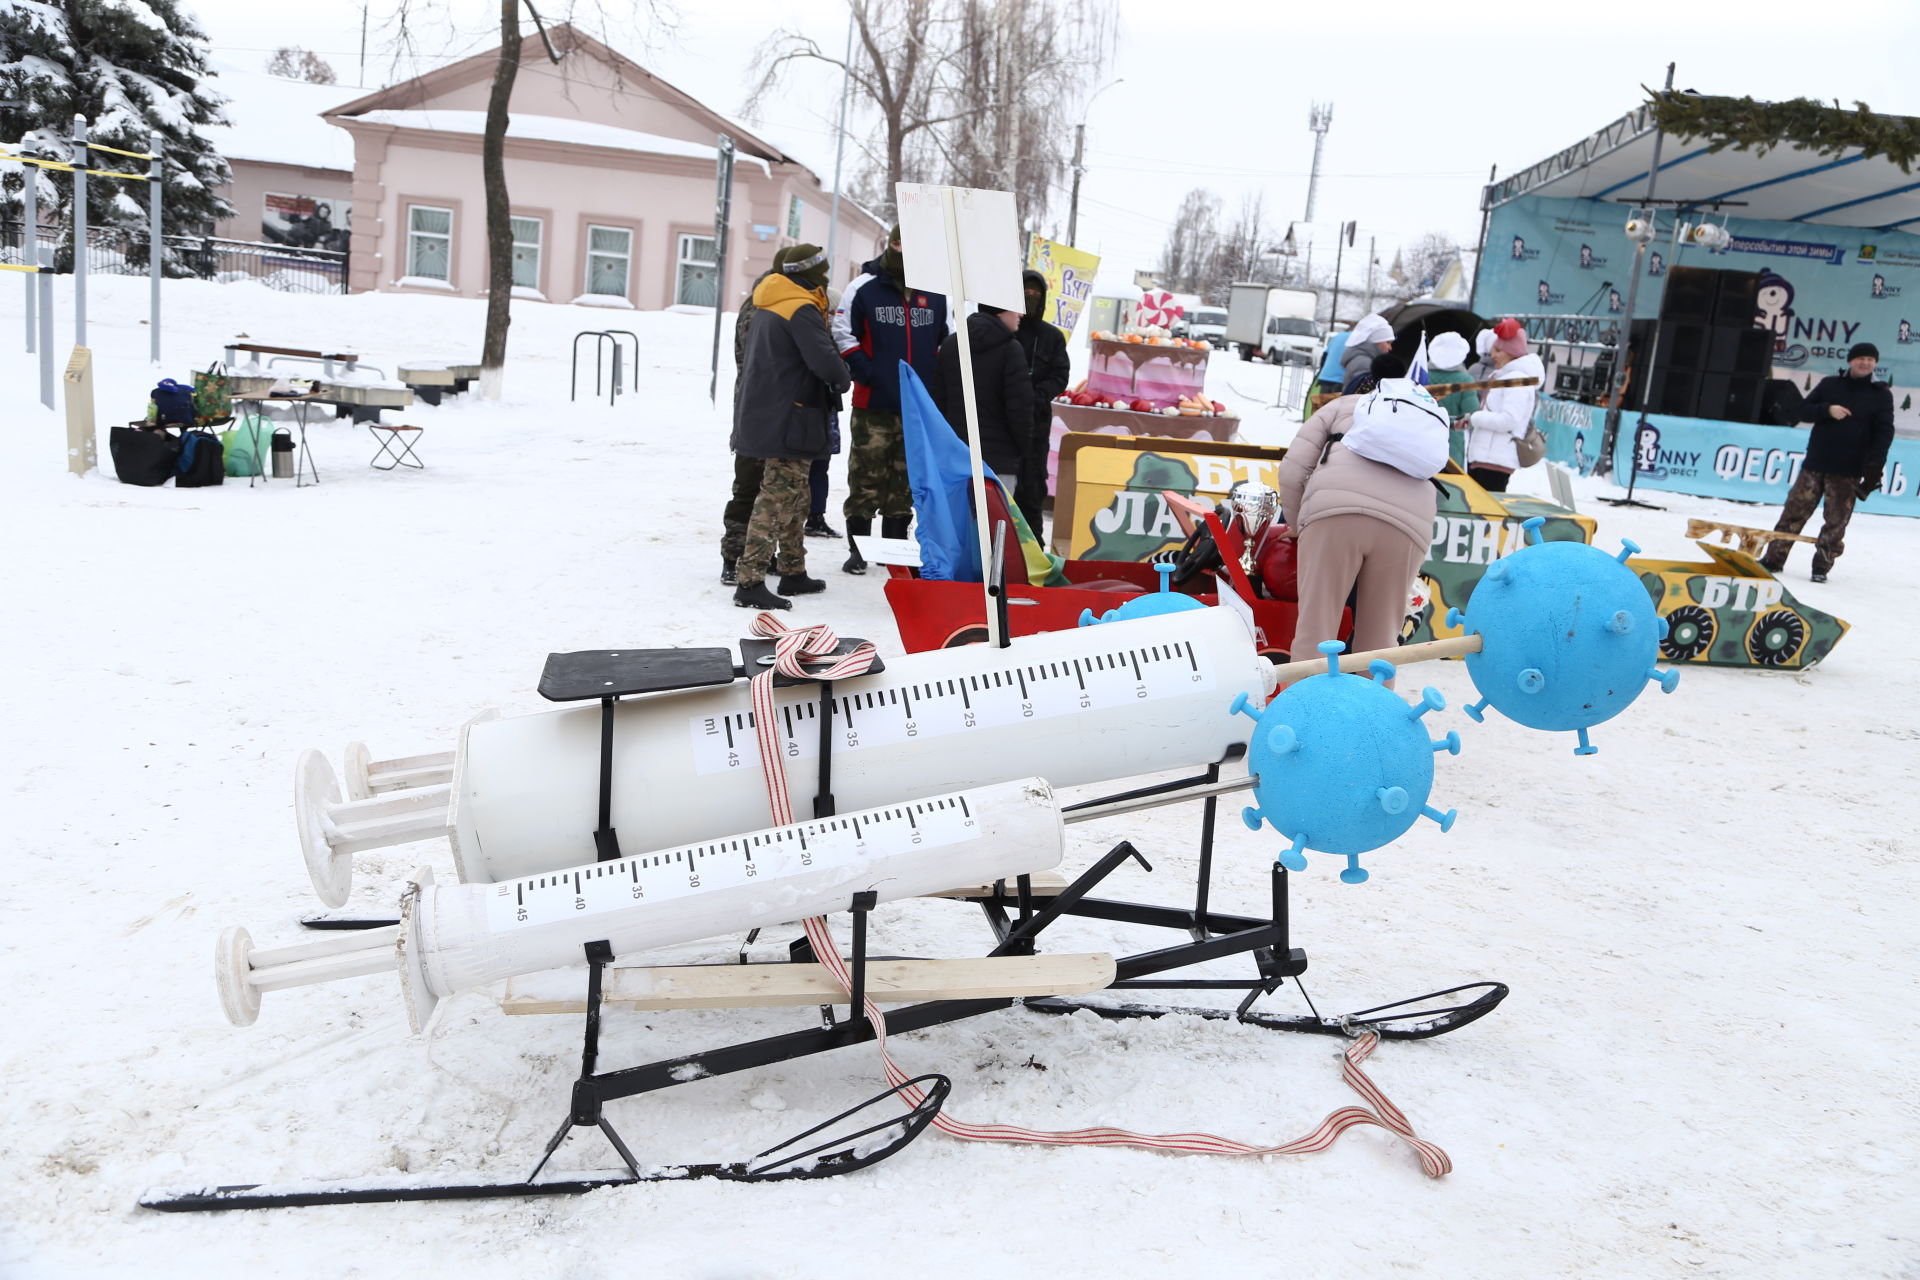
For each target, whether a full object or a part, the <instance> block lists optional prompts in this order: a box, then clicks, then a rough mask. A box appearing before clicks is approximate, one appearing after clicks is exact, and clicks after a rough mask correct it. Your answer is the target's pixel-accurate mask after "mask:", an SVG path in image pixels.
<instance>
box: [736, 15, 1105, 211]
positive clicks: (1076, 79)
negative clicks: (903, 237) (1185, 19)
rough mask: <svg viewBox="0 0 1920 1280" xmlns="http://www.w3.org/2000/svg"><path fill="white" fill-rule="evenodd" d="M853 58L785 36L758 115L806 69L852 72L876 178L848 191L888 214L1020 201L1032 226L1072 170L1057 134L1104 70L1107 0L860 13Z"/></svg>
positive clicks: (766, 66)
mask: <svg viewBox="0 0 1920 1280" xmlns="http://www.w3.org/2000/svg"><path fill="white" fill-rule="evenodd" d="M850 8H851V17H852V21H853V28H854V41H853V43H854V51H853V57H852V59H851V60H850V61H849V60H843V59H842V58H840V57H837V56H835V55H834V54H832V53H830V52H828V51H826V50H823V49H822V48H821V47H820V46H819V44H818V43H817V42H816V41H815V40H813V38H812V37H810V36H807V35H805V34H803V33H801V32H798V31H793V30H782V31H779V32H776V33H775V34H774V35H773V36H772V37H771V38H770V39H769V40H768V41H767V42H766V43H765V44H764V45H762V46H761V50H760V54H759V58H758V60H757V66H758V70H759V79H758V82H757V83H756V85H755V87H754V90H753V92H752V94H750V95H749V97H748V101H747V108H746V110H747V113H748V114H749V116H751V115H753V114H754V113H755V112H756V111H757V110H758V108H760V107H761V106H762V105H763V104H764V103H765V102H766V100H767V99H768V97H769V96H770V95H771V93H772V92H773V90H774V89H775V88H776V87H777V86H778V85H779V84H780V82H781V80H782V79H783V77H784V76H785V75H786V74H787V73H788V72H789V71H790V70H791V69H792V68H793V67H794V66H795V65H797V64H799V63H803V62H816V63H819V64H821V65H823V66H827V67H832V68H835V69H844V70H845V71H846V73H847V75H848V76H849V77H850V79H851V81H852V84H853V88H854V92H855V95H856V98H857V99H858V101H859V102H860V103H861V104H862V105H863V106H864V107H865V109H866V110H865V114H866V115H868V116H869V117H870V118H871V120H872V133H871V136H870V138H869V140H868V141H866V142H864V143H862V144H861V149H862V151H863V152H864V154H865V158H866V160H867V170H868V172H867V173H866V174H864V175H863V176H862V177H860V178H857V179H856V180H855V181H854V183H852V184H850V187H851V189H852V190H853V191H854V192H855V193H857V194H858V195H859V197H860V198H861V201H862V203H864V204H868V205H870V206H872V207H875V208H878V209H881V210H883V211H886V212H891V211H892V209H893V202H894V197H893V188H894V184H895V183H899V182H916V181H933V180H937V181H946V182H952V183H955V184H957V185H962V186H980V187H989V188H993V189H996V190H1004V191H1012V192H1013V193H1014V194H1015V197H1016V200H1017V201H1018V206H1019V210H1020V215H1021V219H1022V221H1023V222H1026V223H1027V224H1028V225H1031V224H1032V223H1033V222H1034V221H1035V220H1037V219H1038V218H1039V216H1040V215H1041V214H1043V213H1044V212H1045V210H1046V207H1047V201H1048V197H1049V195H1050V193H1051V190H1052V188H1053V187H1054V185H1055V184H1056V183H1057V182H1058V181H1059V178H1060V175H1061V174H1062V173H1063V172H1064V170H1065V167H1066V155H1065V146H1066V136H1065V131H1064V130H1062V129H1061V128H1060V122H1061V121H1062V120H1063V119H1067V118H1069V117H1070V115H1071V114H1072V108H1073V105H1074V103H1076V102H1077V101H1078V100H1079V98H1080V97H1081V96H1082V95H1083V94H1084V93H1085V91H1086V89H1087V87H1088V85H1089V83H1090V82H1091V80H1092V79H1093V78H1094V77H1095V76H1097V75H1098V74H1099V73H1100V69H1101V68H1102V67H1103V66H1104V65H1105V63H1106V60H1107V57H1108V54H1109V47H1110V44H1111V38H1112V31H1113V20H1112V17H1111V12H1112V10H1111V4H1110V0H850Z"/></svg>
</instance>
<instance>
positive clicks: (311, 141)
mask: <svg viewBox="0 0 1920 1280" xmlns="http://www.w3.org/2000/svg"><path fill="white" fill-rule="evenodd" d="M212 87H213V88H214V90H215V91H216V92H219V93H222V94H224V95H226V96H227V97H228V98H229V99H231V101H229V102H228V103H227V106H226V113H227V121H228V123H227V124H224V125H218V126H214V127H211V128H209V129H207V130H206V134H207V137H208V139H209V140H211V141H212V143H213V146H214V149H215V150H216V151H218V152H219V153H220V154H221V155H223V156H225V157H226V158H227V159H229V160H267V161H273V162H275V163H278V164H298V165H305V166H306V167H308V168H310V169H338V170H340V171H341V172H342V173H352V172H353V135H351V134H349V133H348V132H347V131H346V130H345V129H341V128H338V127H336V126H334V125H331V124H328V123H327V122H326V121H325V120H323V119H321V118H320V113H321V112H323V111H329V110H331V109H333V108H334V107H337V106H340V105H341V104H342V103H345V102H349V101H351V100H352V99H353V98H354V97H355V96H356V95H358V94H359V93H361V92H362V91H361V90H359V89H355V88H353V87H351V86H349V85H337V84H308V83H307V82H306V81H304V80H283V79H281V78H280V77H279V76H270V75H267V74H266V73H265V72H262V71H243V70H240V69H239V68H237V67H232V66H224V65H220V64H215V66H214V80H213V86H212Z"/></svg>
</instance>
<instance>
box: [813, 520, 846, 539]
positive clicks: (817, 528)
mask: <svg viewBox="0 0 1920 1280" xmlns="http://www.w3.org/2000/svg"><path fill="white" fill-rule="evenodd" d="M807 536H808V537H809V538H837V537H839V536H840V531H839V530H838V529H836V528H834V527H833V526H832V525H830V524H828V523H827V518H826V517H825V516H808V517H807Z"/></svg>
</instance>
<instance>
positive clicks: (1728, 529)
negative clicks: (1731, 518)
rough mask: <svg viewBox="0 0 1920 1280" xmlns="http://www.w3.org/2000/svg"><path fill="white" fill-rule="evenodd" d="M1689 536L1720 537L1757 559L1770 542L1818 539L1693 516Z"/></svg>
mask: <svg viewBox="0 0 1920 1280" xmlns="http://www.w3.org/2000/svg"><path fill="white" fill-rule="evenodd" d="M1687 536H1688V537H1689V538H1712V537H1718V538H1719V539H1720V541H1722V542H1724V543H1726V544H1727V545H1728V546H1730V547H1732V546H1737V547H1739V548H1740V550H1741V552H1742V553H1744V554H1746V555H1750V556H1752V557H1753V558H1754V559H1755V560H1758V559H1759V558H1760V553H1761V552H1762V551H1764V550H1765V549H1766V545H1767V544H1768V543H1769V542H1805V543H1809V544H1811V543H1813V542H1815V541H1816V539H1813V538H1809V537H1807V536H1805V535H1804V534H1798V533H1778V532H1775V531H1774V530H1772V529H1755V528H1752V527H1750V526H1748V525H1744V524H1726V523H1724V522H1722V521H1719V520H1698V519H1692V518H1689V519H1688V520H1687Z"/></svg>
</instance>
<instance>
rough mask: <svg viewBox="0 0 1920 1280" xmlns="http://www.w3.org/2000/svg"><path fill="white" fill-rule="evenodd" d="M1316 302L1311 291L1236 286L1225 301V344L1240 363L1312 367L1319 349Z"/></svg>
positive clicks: (1315, 297) (1316, 297) (1275, 286)
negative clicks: (1236, 352) (1256, 361)
mask: <svg viewBox="0 0 1920 1280" xmlns="http://www.w3.org/2000/svg"><path fill="white" fill-rule="evenodd" d="M1319 301H1320V295H1319V294H1318V293H1316V292H1315V291H1314V290H1312V289H1283V288H1281V287H1280V286H1278V285H1266V284H1236V285H1234V286H1233V292H1232V294H1231V295H1230V296H1229V298H1228V301H1227V335H1226V340H1227V343H1228V345H1229V346H1233V347H1236V348H1238V349H1239V352H1240V358H1241V359H1242V360H1255V359H1258V360H1265V361H1266V362H1267V363H1269V364H1284V363H1292V364H1312V363H1313V357H1314V353H1315V352H1316V351H1318V350H1319V349H1320V337H1321V334H1320V325H1319V323H1318V322H1317V321H1315V320H1314V318H1313V313H1314V308H1315V307H1316V306H1317V305H1318V303H1319Z"/></svg>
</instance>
